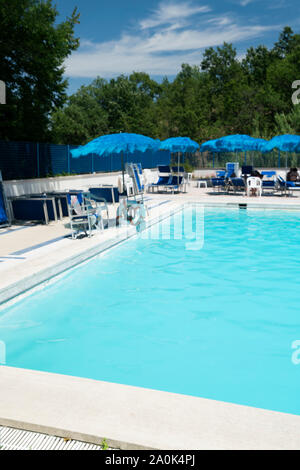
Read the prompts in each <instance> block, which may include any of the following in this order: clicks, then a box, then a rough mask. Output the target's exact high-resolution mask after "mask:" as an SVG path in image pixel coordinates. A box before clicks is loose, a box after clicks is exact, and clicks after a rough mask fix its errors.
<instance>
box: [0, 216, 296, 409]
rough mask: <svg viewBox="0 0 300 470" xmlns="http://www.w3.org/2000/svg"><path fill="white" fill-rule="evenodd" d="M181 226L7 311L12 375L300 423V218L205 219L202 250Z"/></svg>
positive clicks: (3, 316) (1, 319)
mask: <svg viewBox="0 0 300 470" xmlns="http://www.w3.org/2000/svg"><path fill="white" fill-rule="evenodd" d="M197 214H198V216H200V217H201V214H200V215H199V213H197ZM181 217H182V214H181V213H180V214H177V215H176V216H175V217H174V219H173V220H172V221H171V222H172V224H171V225H172V226H171V230H170V232H171V239H169V240H166V239H145V237H144V238H142V237H141V236H138V237H137V238H135V239H131V240H129V241H127V242H126V243H124V244H122V245H120V246H119V247H117V248H114V249H113V250H111V251H109V252H107V253H106V254H104V255H102V256H101V257H98V258H96V259H94V260H91V261H90V262H88V263H86V264H84V265H82V266H80V267H78V268H77V269H75V270H73V271H71V272H69V273H68V274H67V275H65V276H64V277H62V278H60V279H58V280H57V281H56V282H55V283H53V284H51V285H49V286H48V287H45V288H44V289H43V290H40V291H37V292H35V293H33V294H32V295H30V296H28V297H27V298H24V299H23V300H21V301H20V302H18V303H15V304H14V305H12V306H10V307H9V308H7V309H5V310H2V311H0V340H2V341H4V342H5V343H6V351H7V358H6V361H7V365H9V366H16V367H21V368H29V369H36V370H43V371H49V372H56V373H62V374H68V375H75V376H81V377H88V378H93V379H99V380H104V381H110V382H116V383H122V384H129V385H135V386H141V387H148V388H153V389H159V390H165V391H170V392H177V393H183V394H188V395H195V396H200V397H206V398H212V399H217V400H223V401H228V402H234V403H240V404H245V405H251V406H256V407H261V408H267V409H272V410H277V411H284V412H288V413H294V414H300V400H299V392H300V365H299V366H297V365H295V364H293V362H292V353H293V350H292V348H291V345H292V343H293V341H295V340H297V339H300V314H299V311H300V309H299V306H300V292H299V277H300V276H299V275H300V251H299V246H300V213H299V212H296V211H295V212H287V211H286V212H285V211H272V210H268V211H265V210H257V211H251V210H238V209H232V210H231V209H205V213H204V222H205V224H204V227H205V233H204V245H203V248H202V249H199V250H187V249H186V242H187V240H186V239H185V238H184V237H183V238H182V239H178V238H179V237H177V239H174V237H173V234H174V226H175V227H176V226H177V227H178V223H179V222H180V220H181ZM185 219H186V220H187V221H188V222H191V221H192V222H193V223H194V227H195V220H196V212H195V210H194V209H189V210H188V211H187V212H185ZM168 223H169V221H165V222H163V223H162V224H161V228H162V229H163V233H167V232H168V227H167V225H168ZM175 231H176V228H175ZM75 243H76V242H75Z"/></svg>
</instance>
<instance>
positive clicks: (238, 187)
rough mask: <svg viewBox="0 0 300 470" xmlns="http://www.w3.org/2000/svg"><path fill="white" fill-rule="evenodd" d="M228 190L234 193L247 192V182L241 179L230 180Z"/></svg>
mask: <svg viewBox="0 0 300 470" xmlns="http://www.w3.org/2000/svg"><path fill="white" fill-rule="evenodd" d="M227 189H228V191H230V190H231V189H233V191H234V192H236V191H246V185H245V180H244V179H243V178H239V177H233V178H229V179H228V182H227Z"/></svg>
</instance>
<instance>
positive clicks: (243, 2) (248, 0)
mask: <svg viewBox="0 0 300 470" xmlns="http://www.w3.org/2000/svg"><path fill="white" fill-rule="evenodd" d="M253 1H254V0H241V1H240V5H241V6H242V7H246V6H247V5H249V3H252V2H253Z"/></svg>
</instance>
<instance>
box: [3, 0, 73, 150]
mask: <svg viewBox="0 0 300 470" xmlns="http://www.w3.org/2000/svg"><path fill="white" fill-rule="evenodd" d="M57 15H58V12H57V10H56V8H55V6H54V5H53V4H52V0H45V1H42V0H9V1H7V0H0V77H1V80H3V81H4V82H5V83H6V87H7V105H6V106H1V109H0V112H1V114H0V122H1V127H0V138H1V139H10V140H36V141H45V140H47V139H48V138H49V135H50V134H49V119H50V114H51V112H52V110H54V109H55V108H59V107H61V106H62V105H63V103H64V102H65V100H66V98H67V96H66V88H67V80H65V79H64V77H63V75H64V67H63V63H64V61H65V59H66V57H68V55H69V54H70V53H71V52H72V51H74V50H75V49H76V48H77V47H78V46H79V40H78V39H76V38H75V36H74V26H75V24H76V23H78V21H79V14H78V13H77V11H76V9H75V10H74V11H73V13H72V14H71V16H70V17H69V18H67V19H66V21H64V22H62V23H60V24H57V23H56V19H57Z"/></svg>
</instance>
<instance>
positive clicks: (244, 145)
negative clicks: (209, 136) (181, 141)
mask: <svg viewBox="0 0 300 470" xmlns="http://www.w3.org/2000/svg"><path fill="white" fill-rule="evenodd" d="M264 144H266V140H264V139H256V138H254V137H250V136H249V135H245V134H235V135H227V136H226V137H220V138H219V139H214V140H209V141H207V142H205V143H204V144H202V145H201V147H200V151H201V152H208V151H209V152H218V153H221V152H224V153H225V152H247V151H249V150H252V151H254V150H260V147H261V146H263V145H264Z"/></svg>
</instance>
